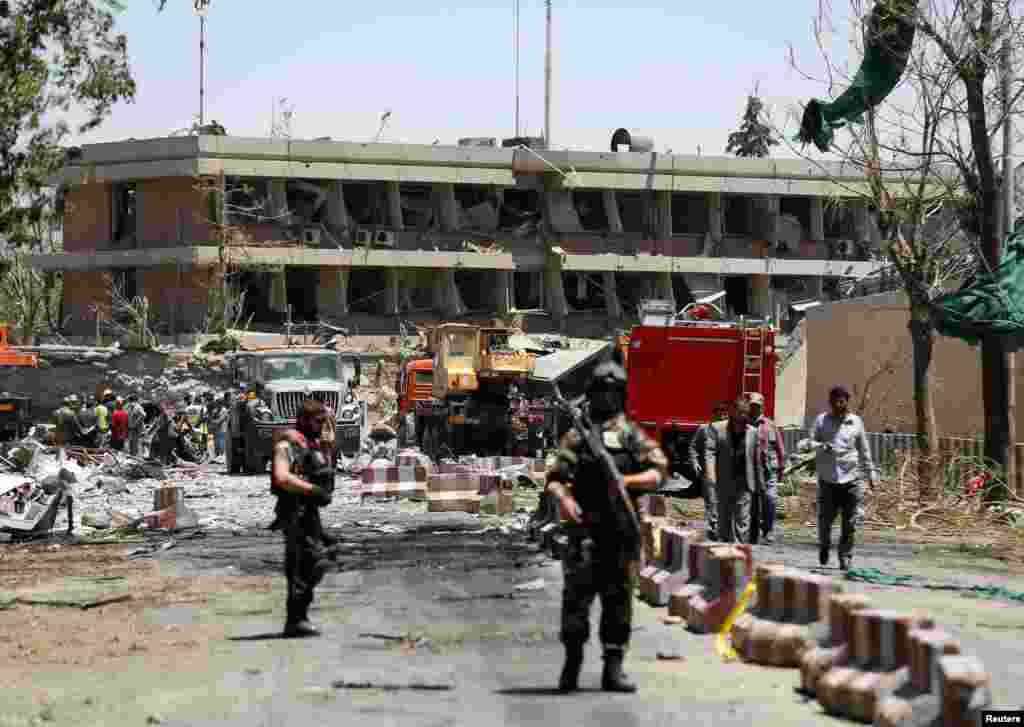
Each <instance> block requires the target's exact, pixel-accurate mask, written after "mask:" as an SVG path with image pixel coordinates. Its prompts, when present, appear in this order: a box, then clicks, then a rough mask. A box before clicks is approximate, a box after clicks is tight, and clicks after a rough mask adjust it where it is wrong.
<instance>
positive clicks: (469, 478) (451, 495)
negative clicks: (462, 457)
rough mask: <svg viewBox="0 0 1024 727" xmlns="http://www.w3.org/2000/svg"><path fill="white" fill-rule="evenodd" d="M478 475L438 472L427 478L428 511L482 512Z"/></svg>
mask: <svg viewBox="0 0 1024 727" xmlns="http://www.w3.org/2000/svg"><path fill="white" fill-rule="evenodd" d="M481 499H482V498H481V496H480V478H479V476H478V475H465V474H436V475H431V476H430V477H429V478H428V480H427V512H469V513H478V512H480V501H481Z"/></svg>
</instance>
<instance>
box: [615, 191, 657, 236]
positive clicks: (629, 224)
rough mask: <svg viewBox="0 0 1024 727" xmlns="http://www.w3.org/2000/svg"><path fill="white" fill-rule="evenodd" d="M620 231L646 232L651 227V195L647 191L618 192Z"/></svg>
mask: <svg viewBox="0 0 1024 727" xmlns="http://www.w3.org/2000/svg"><path fill="white" fill-rule="evenodd" d="M615 196H616V198H617V199H618V203H619V218H620V219H621V220H622V231H623V232H632V233H634V234H644V235H645V234H647V233H648V232H650V229H651V224H650V223H651V219H650V217H651V207H652V201H651V195H650V194H649V193H648V192H618V193H617V194H616V195H615Z"/></svg>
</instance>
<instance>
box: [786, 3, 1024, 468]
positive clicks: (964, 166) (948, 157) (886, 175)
mask: <svg viewBox="0 0 1024 727" xmlns="http://www.w3.org/2000/svg"><path fill="white" fill-rule="evenodd" d="M879 2H886V3H889V5H890V6H891V7H890V10H893V9H895V10H898V11H899V12H902V13H904V15H903V17H904V18H908V19H910V20H912V22H913V24H914V27H915V29H916V40H915V44H914V46H913V50H912V52H911V53H910V57H909V58H908V60H907V65H906V69H905V71H904V74H903V79H902V81H901V83H900V84H899V86H897V88H896V89H895V91H894V92H893V93H892V95H891V96H890V97H889V98H888V99H887V100H885V101H883V102H882V103H880V104H879V105H877V106H875V107H873V108H872V107H869V108H868V110H867V113H866V114H865V117H864V119H863V121H864V123H863V124H859V125H850V126H848V127H847V131H848V133H847V135H846V136H845V139H844V140H843V141H842V142H841V143H840V144H838V145H836V146H833V148H832V149H831V150H832V151H834V152H836V153H838V154H839V155H840V157H841V158H842V159H843V161H844V162H847V163H849V164H851V165H852V166H853V167H855V168H857V169H859V170H861V171H862V172H863V173H864V174H865V175H866V177H867V179H868V186H867V190H866V191H863V190H856V189H854V188H852V187H851V188H848V189H846V190H844V193H845V194H846V195H848V196H855V197H859V198H860V199H861V201H862V202H864V203H867V204H868V205H869V208H870V209H872V210H873V212H874V214H875V215H876V216H877V221H878V225H879V228H880V232H881V237H882V238H883V240H885V242H884V243H883V246H884V253H885V256H886V259H887V263H888V264H887V266H886V268H887V269H886V270H884V271H883V274H887V273H895V274H896V275H897V276H898V279H899V281H900V283H901V287H902V289H903V291H904V293H905V294H906V295H907V297H908V300H909V313H910V323H909V332H910V335H911V339H912V342H913V367H914V402H915V418H916V423H917V430H918V435H919V442H920V448H921V450H922V455H923V456H922V457H920V458H919V459H918V461H919V462H920V467H921V468H922V470H923V471H921V472H919V478H918V479H919V482H920V483H921V486H922V487H931V486H932V485H933V483H934V476H933V475H934V474H935V473H934V472H933V471H931V470H930V468H932V467H933V466H934V465H933V463H934V457H933V456H932V455H933V454H934V453H935V452H936V451H937V444H938V434H937V432H936V430H935V423H934V407H933V402H932V396H933V382H932V373H931V363H932V355H933V349H934V340H935V327H934V324H933V319H932V308H931V302H932V301H933V300H934V299H935V298H936V297H937V296H938V295H940V294H942V293H944V292H947V291H948V290H949V289H950V288H951V287H952V286H954V285H956V284H958V283H960V282H962V281H963V280H964V279H965V278H967V277H968V276H970V275H971V274H972V272H973V270H974V268H975V266H976V265H977V264H978V263H979V261H981V263H982V264H985V265H988V266H990V267H991V268H994V267H995V265H996V264H997V262H998V257H999V249H998V248H999V242H1000V241H999V238H998V235H997V225H996V202H997V197H998V180H997V178H996V176H995V165H994V161H993V143H992V137H993V136H994V135H995V134H997V133H998V131H999V130H1000V129H1001V127H1002V124H1003V123H1004V122H1005V118H1004V115H1003V114H1001V113H999V114H993V112H992V109H995V108H999V107H1000V106H999V104H998V103H997V101H999V100H1000V98H999V86H998V83H997V80H998V79H997V78H995V74H994V73H993V71H992V68H993V63H994V59H995V51H997V50H998V48H999V46H1000V44H1001V43H1003V42H1010V43H1014V44H1015V45H1019V27H1018V22H1017V20H1016V19H1015V18H1014V17H1013V15H1012V13H1011V8H1010V5H1011V4H1012V2H1013V0H981V1H980V2H971V3H963V2H958V1H957V0H921V2H920V3H918V2H913V1H912V0H879ZM851 10H852V14H853V15H854V17H856V18H863V19H865V20H864V21H863V22H862V24H861V28H862V32H863V37H862V38H861V46H862V47H866V46H867V45H868V44H870V43H871V42H875V43H876V44H877V43H879V42H882V43H884V42H887V40H886V39H885V38H879V37H878V36H874V37H873V36H872V35H871V34H872V32H878V31H877V29H874V28H873V27H872V25H871V24H870V23H869V22H868V21H867V18H868V13H867V7H866V6H865V3H864V2H863V1H862V0H852V2H851ZM829 12H830V9H829V8H827V7H824V6H823V9H822V11H821V15H820V16H819V18H818V20H817V22H816V24H815V27H816V33H817V35H818V47H819V49H820V50H821V55H822V58H823V59H824V61H825V66H826V69H827V73H826V76H825V78H823V79H817V80H821V81H822V82H823V83H825V84H827V85H828V87H829V90H830V91H831V89H832V88H834V87H835V86H837V85H840V84H842V83H843V82H844V81H845V82H847V83H850V82H853V83H854V84H856V83H857V82H858V81H859V80H860V79H858V80H852V79H850V77H849V75H848V74H846V73H845V72H844V69H842V68H840V67H839V66H838V65H837V64H835V63H833V59H832V57H831V56H830V55H829V53H828V52H827V51H826V48H828V47H829V43H828V42H827V40H826V38H825V34H826V32H828V31H827V30H826V29H827V28H828V27H829V26H830V25H831V23H830V18H829V17H827V16H828V13H829ZM793 63H794V66H796V62H795V57H794V58H793ZM798 70H799V68H798ZM804 75H805V77H808V78H811V76H809V75H808V74H804ZM1019 101H1020V88H1017V89H1015V91H1014V95H1013V98H1011V99H1010V107H1011V108H1014V109H1016V108H1019ZM993 117H994V118H993ZM983 365H984V369H985V371H986V373H987V375H986V377H985V408H986V414H987V416H986V420H987V421H988V422H989V423H990V425H989V431H987V432H986V437H985V439H986V456H987V457H988V458H989V459H990V460H992V461H993V462H995V463H997V464H999V465H1001V466H1003V467H1005V464H1006V462H1007V457H1006V454H1007V452H1006V444H1007V442H1006V434H1005V433H1006V426H1007V422H1006V418H1005V407H1004V406H1003V407H1001V406H999V396H1000V392H1005V391H1006V382H1007V371H1006V356H1005V352H1004V348H1003V347H1002V345H1001V344H1000V343H999V342H993V341H986V342H985V343H984V345H983ZM1002 396H1003V398H1004V399H1005V394H1003V395H1002Z"/></svg>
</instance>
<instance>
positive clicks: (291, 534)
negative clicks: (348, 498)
mask: <svg viewBox="0 0 1024 727" xmlns="http://www.w3.org/2000/svg"><path fill="white" fill-rule="evenodd" d="M290 434H291V435H292V436H290V437H289V436H286V437H285V438H282V439H281V440H280V441H279V442H277V443H276V444H275V445H274V457H275V458H277V457H282V456H283V457H285V458H286V459H287V460H288V464H289V469H290V470H291V472H292V474H294V475H296V476H298V477H301V478H303V479H305V480H309V479H310V474H309V473H307V472H306V471H305V468H306V467H307V466H308V464H307V463H308V462H309V453H310V452H311V451H312V450H318V449H319V443H318V442H314V443H312V444H311V445H310V446H302V442H303V438H302V437H301V435H299V436H295V435H297V434H298V433H297V432H291V433H290ZM271 492H272V493H273V494H275V495H277V498H278V506H277V515H278V519H279V520H280V523H281V527H282V529H283V530H284V536H285V550H284V575H285V578H286V579H287V580H288V601H287V611H288V616H287V624H288V625H294V624H298V623H301V622H305V621H306V620H307V615H308V614H307V612H308V610H309V606H310V604H311V603H312V602H313V591H314V589H315V588H316V586H317V585H318V584H319V583H320V581H321V580H322V579H323V577H324V573H325V572H326V571H327V566H328V558H327V553H326V550H325V548H324V543H323V537H322V525H321V522H320V509H319V508H320V505H321V504H322V503H319V502H318V501H317V500H316V499H314V498H312V497H308V496H304V495H296V494H293V493H290V492H285V491H284V490H282V489H280V488H278V487H277V486H276V484H275V483H274V482H273V474H271ZM288 625H286V627H285V630H286V632H287V630H288Z"/></svg>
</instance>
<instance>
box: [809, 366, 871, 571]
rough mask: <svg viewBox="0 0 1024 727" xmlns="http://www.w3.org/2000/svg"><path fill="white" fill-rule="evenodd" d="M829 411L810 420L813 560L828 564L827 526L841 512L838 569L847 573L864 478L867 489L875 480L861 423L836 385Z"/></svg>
mask: <svg viewBox="0 0 1024 727" xmlns="http://www.w3.org/2000/svg"><path fill="white" fill-rule="evenodd" d="M828 403H829V411H827V412H825V413H823V414H819V415H818V418H817V419H815V420H814V434H813V436H812V442H813V444H812V446H813V448H814V449H815V451H816V459H815V464H816V465H817V470H818V559H819V561H820V562H821V564H822V565H827V564H828V559H829V551H830V550H831V549H832V523H833V522H835V519H836V515H837V514H839V513H840V512H842V516H843V519H842V533H841V535H840V538H839V567H840V568H841V569H842V570H847V569H848V568H849V567H850V562H851V559H852V556H853V541H854V536H855V535H856V532H857V528H858V527H859V526H860V524H861V522H862V521H863V519H864V492H865V488H864V477H867V480H868V483H869V485H870V486H871V487H874V486H875V483H876V482H877V481H878V473H877V471H876V470H875V464H874V462H872V460H871V450H870V449H869V448H868V440H867V435H866V434H865V432H864V422H863V421H862V420H861V418H860V417H859V416H857V415H856V414H851V413H850V408H849V407H850V392H848V391H847V390H846V389H845V388H843V387H842V386H835V387H833V388H832V390H831V391H830V392H829V394H828Z"/></svg>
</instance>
